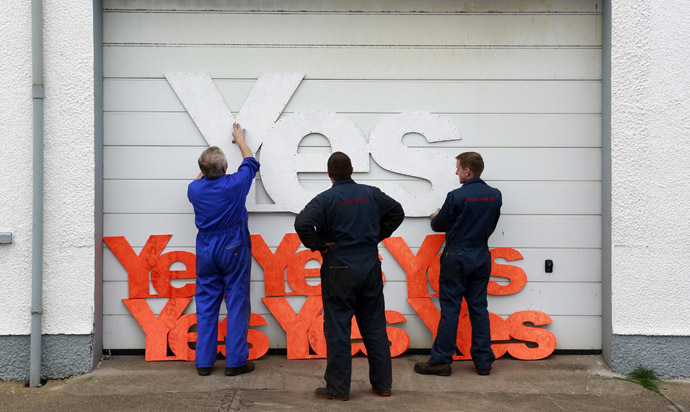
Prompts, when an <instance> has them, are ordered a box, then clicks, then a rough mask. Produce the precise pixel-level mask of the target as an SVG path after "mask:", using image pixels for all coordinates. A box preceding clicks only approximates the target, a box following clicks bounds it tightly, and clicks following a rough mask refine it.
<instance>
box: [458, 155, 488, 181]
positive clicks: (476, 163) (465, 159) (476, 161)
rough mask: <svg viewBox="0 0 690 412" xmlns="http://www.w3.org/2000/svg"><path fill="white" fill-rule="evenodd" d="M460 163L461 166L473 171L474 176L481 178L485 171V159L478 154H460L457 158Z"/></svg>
mask: <svg viewBox="0 0 690 412" xmlns="http://www.w3.org/2000/svg"><path fill="white" fill-rule="evenodd" d="M455 158H456V159H458V160H459V161H460V166H461V167H463V168H465V167H467V168H469V169H470V170H471V171H472V176H474V177H479V176H481V175H482V172H483V171H484V159H482V155H480V154H479V153H477V152H465V153H460V154H459V155H457V156H456V157H455Z"/></svg>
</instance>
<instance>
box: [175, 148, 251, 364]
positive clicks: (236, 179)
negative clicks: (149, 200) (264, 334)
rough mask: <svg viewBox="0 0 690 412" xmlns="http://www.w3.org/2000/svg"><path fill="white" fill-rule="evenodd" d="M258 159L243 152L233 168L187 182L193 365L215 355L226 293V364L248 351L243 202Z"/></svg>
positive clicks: (247, 253) (246, 243)
mask: <svg viewBox="0 0 690 412" xmlns="http://www.w3.org/2000/svg"><path fill="white" fill-rule="evenodd" d="M258 170H259V162H258V161H257V160H256V159H254V158H253V157H247V158H245V159H244V160H243V161H242V163H241V164H240V166H239V168H238V169H237V172H236V173H233V174H229V175H224V176H221V177H219V178H217V179H208V178H206V177H202V178H201V179H199V180H195V181H193V182H192V183H190V184H189V186H188V188H187V197H189V201H190V202H192V205H193V206H194V214H195V222H196V227H197V228H198V229H199V233H198V234H197V237H196V293H195V296H194V299H195V301H196V316H197V343H196V361H195V363H196V367H197V368H207V367H211V366H213V364H214V363H215V361H216V359H217V357H218V316H219V311H220V304H221V301H222V299H223V293H225V306H226V307H227V310H228V316H227V335H226V338H225V349H226V359H225V366H226V367H228V368H237V367H241V366H244V365H246V363H247V358H248V357H249V346H248V344H247V331H248V329H249V315H250V311H251V308H250V304H249V280H250V270H251V256H252V254H251V239H250V237H249V228H248V226H247V218H248V215H247V208H246V206H245V202H246V199H247V194H248V193H249V189H250V187H251V185H252V180H253V179H254V176H256V172H257V171H258Z"/></svg>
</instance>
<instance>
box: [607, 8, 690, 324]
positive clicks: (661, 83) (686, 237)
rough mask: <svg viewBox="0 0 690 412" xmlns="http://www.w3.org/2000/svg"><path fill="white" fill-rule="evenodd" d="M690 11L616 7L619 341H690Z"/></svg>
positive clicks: (614, 133) (614, 136)
mask: <svg viewBox="0 0 690 412" xmlns="http://www.w3.org/2000/svg"><path fill="white" fill-rule="evenodd" d="M688 15H690V3H688V2H687V1H684V0H673V1H615V2H613V14H612V19H613V32H612V102H613V103H612V120H611V126H612V131H611V133H612V137H611V143H612V187H613V190H612V191H613V193H612V203H613V204H612V216H613V225H612V243H613V244H612V248H613V255H612V271H613V279H612V283H613V285H612V286H613V298H612V305H613V332H614V333H615V334H624V335H677V336H688V335H690V323H688V321H687V320H688V319H690V300H689V299H688V297H689V296H690V281H689V280H688V279H689V277H688V268H689V267H690V144H688V143H689V141H690V53H688V50H687V40H688V39H689V38H690V24H688V20H687V16H688Z"/></svg>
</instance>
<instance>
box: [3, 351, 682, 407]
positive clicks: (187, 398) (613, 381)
mask: <svg viewBox="0 0 690 412" xmlns="http://www.w3.org/2000/svg"><path fill="white" fill-rule="evenodd" d="M426 358H427V356H425V355H406V356H401V357H398V358H395V359H393V379H394V383H393V396H391V397H390V398H382V397H379V396H377V395H375V394H373V393H372V392H371V387H370V385H369V380H368V364H367V360H366V358H364V357H356V358H355V359H353V374H352V390H351V393H350V400H349V401H347V402H338V401H328V400H322V399H317V398H314V397H313V395H312V393H313V391H314V389H315V388H317V387H319V386H324V381H323V378H322V376H323V371H324V369H325V360H321V359H314V360H287V359H285V356H284V355H272V356H266V357H264V358H262V359H260V360H258V361H255V364H256V370H255V371H254V372H252V373H250V374H246V375H241V376H237V377H226V376H224V374H223V363H222V361H219V362H217V363H216V365H215V367H214V369H213V372H212V374H211V376H207V377H201V376H198V375H197V374H196V369H195V368H194V364H193V363H189V362H145V361H144V360H143V357H142V356H115V357H112V358H110V359H108V360H104V361H102V362H101V365H100V366H99V367H98V369H96V370H95V371H93V372H91V373H89V374H86V375H81V376H77V377H73V378H70V379H66V380H62V381H50V382H48V383H47V384H46V385H45V386H44V387H41V388H26V387H25V386H24V384H23V383H20V382H0V411H165V412H171V411H283V410H293V411H344V410H348V411H349V410H357V411H381V410H397V411H507V410H510V411H621V410H625V411H682V412H690V381H663V382H661V384H660V385H659V387H660V389H661V391H662V394H657V393H655V392H652V391H649V390H647V389H645V388H643V387H642V386H640V385H637V384H635V383H632V382H629V381H626V380H624V379H622V377H620V376H617V375H615V374H613V373H612V372H611V371H610V370H609V369H608V368H607V367H606V365H605V364H604V362H603V360H602V358H601V356H598V355H586V356H584V355H557V356H551V357H550V358H548V359H545V360H540V361H531V362H526V361H518V360H514V359H499V360H498V361H496V363H495V364H494V368H493V370H492V373H491V375H490V376H479V375H477V374H476V372H475V370H474V366H473V365H472V364H471V363H470V362H456V363H454V364H453V374H452V375H451V376H449V377H440V376H423V375H418V374H416V373H414V371H413V369H412V368H413V365H414V363H415V362H418V361H422V360H426Z"/></svg>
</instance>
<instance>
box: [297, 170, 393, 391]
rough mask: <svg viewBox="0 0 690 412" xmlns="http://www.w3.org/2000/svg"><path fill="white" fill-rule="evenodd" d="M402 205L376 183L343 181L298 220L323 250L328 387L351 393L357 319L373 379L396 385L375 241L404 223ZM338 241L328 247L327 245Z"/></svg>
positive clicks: (310, 242) (308, 242)
mask: <svg viewBox="0 0 690 412" xmlns="http://www.w3.org/2000/svg"><path fill="white" fill-rule="evenodd" d="M404 217H405V213H404V212H403V209H402V206H401V205H400V203H398V202H397V201H395V200H394V199H392V198H391V197H389V196H387V195H386V194H385V193H383V192H382V191H381V190H379V189H378V188H376V187H373V186H367V185H360V184H357V183H355V182H354V181H353V180H352V179H350V178H345V179H340V180H338V181H336V182H335V183H334V184H333V186H332V187H331V188H330V189H328V190H326V191H325V192H322V193H321V194H319V195H317V196H316V197H315V198H314V199H312V200H311V202H309V204H307V206H306V207H305V208H304V209H303V210H302V212H301V213H300V214H299V215H297V217H296V218H295V231H296V232H297V234H298V235H299V237H300V239H301V240H302V243H304V245H305V246H306V247H308V248H310V249H311V250H313V251H316V250H320V251H321V255H322V257H323V264H322V265H321V297H322V299H323V308H324V332H325V335H326V346H327V362H326V373H325V374H324V379H325V380H326V389H327V390H328V392H329V393H330V394H331V395H336V396H344V397H347V396H349V394H350V377H351V373H352V354H351V351H352V346H351V338H350V336H351V335H350V334H351V326H352V325H351V324H352V316H353V315H354V316H355V318H356V319H357V324H358V326H359V329H360V332H361V333H362V340H363V342H364V346H365V347H366V349H367V355H368V360H369V381H370V382H371V386H372V387H373V388H375V389H377V390H385V389H390V388H391V385H392V381H393V378H392V370H391V354H390V341H389V340H388V334H387V332H386V315H385V302H384V297H383V280H382V276H381V262H380V260H379V257H378V248H377V244H378V243H379V242H380V241H381V240H383V239H385V238H387V237H389V236H390V235H391V234H392V233H393V231H395V229H397V228H398V226H400V224H401V223H402V221H403V219H404ZM326 242H334V245H333V246H331V247H330V248H328V249H327V250H326V246H325V243H326Z"/></svg>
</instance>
